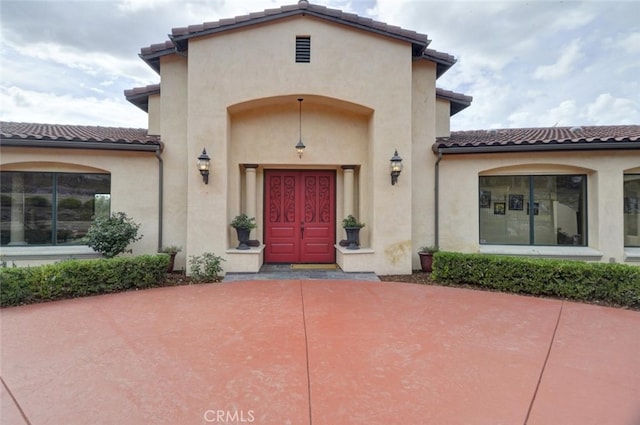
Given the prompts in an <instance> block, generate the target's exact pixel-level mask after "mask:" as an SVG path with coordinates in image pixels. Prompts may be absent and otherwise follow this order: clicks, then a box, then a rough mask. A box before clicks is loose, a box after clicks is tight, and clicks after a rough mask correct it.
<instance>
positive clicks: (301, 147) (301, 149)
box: [296, 98, 306, 158]
mask: <svg viewBox="0 0 640 425" xmlns="http://www.w3.org/2000/svg"><path fill="white" fill-rule="evenodd" d="M303 100H304V99H302V98H298V103H299V105H300V114H299V128H300V138H299V140H298V144H297V145H296V150H297V151H298V157H300V158H302V154H303V153H304V150H305V148H306V146H305V145H304V143H302V101H303Z"/></svg>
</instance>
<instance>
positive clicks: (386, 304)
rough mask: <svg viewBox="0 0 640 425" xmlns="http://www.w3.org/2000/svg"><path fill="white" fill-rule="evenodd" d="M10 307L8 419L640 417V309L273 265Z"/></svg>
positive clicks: (611, 424) (37, 422)
mask: <svg viewBox="0 0 640 425" xmlns="http://www.w3.org/2000/svg"><path fill="white" fill-rule="evenodd" d="M0 314H1V316H0V317H1V321H2V322H1V330H2V336H1V343H2V346H1V361H2V362H1V376H2V386H1V388H0V390H1V396H2V398H1V402H2V404H1V421H0V423H2V424H3V425H5V424H6V425H9V424H11V425H13V424H32V425H43V424H172V425H173V424H206V423H228V424H229V423H255V424H292V425H299V424H314V425H321V424H326V425H336V424H368V425H371V424H437V425H443V424H461V425H462V424H464V425H469V424H482V425H484V424H486V425H494V424H508V425H512V424H530V425H534V424H537V425H549V424H563V425H571V424H576V425H578V424H579V425H588V424H594V425H596V424H597V425H601V424H608V425H616V424H620V425H632V424H638V423H640V362H639V361H638V358H640V312H637V311H628V310H622V309H613V308H607V307H600V306H594V305H586V304H578V303H571V302H563V301H559V300H549V299H540V298H532V297H522V296H515V295H507V294H500V293H492V292H481V291H472V290H466V289H457V288H446V287H437V286H421V285H413V284H402V283H387V282H365V281H344V280H270V281H267V280H265V281H245V282H231V283H222V284H206V285H194V286H181V287H167V288H158V289H151V290H146V291H140V292H128V293H121V294H114V295H106V296H99V297H90V298H83V299H75V300H68V301H59V302H51V303H46V304H38V305H31V306H24V307H15V308H6V309H3V310H2V311H1V313H0Z"/></svg>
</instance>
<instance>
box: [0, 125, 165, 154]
mask: <svg viewBox="0 0 640 425" xmlns="http://www.w3.org/2000/svg"><path fill="white" fill-rule="evenodd" d="M48 145H50V146H52V147H77V148H84V147H87V148H100V146H101V145H104V148H105V149H118V148H122V149H127V150H128V149H129V147H130V148H131V149H132V150H135V149H137V148H140V149H141V150H151V149H156V148H157V147H159V146H160V147H161V146H162V143H161V142H160V138H159V137H157V136H149V135H148V134H147V130H146V129H143V128H122V127H99V126H84V125H62V124H37V123H26V122H7V121H1V122H0V146H38V147H47V146H48ZM143 148H144V149H143ZM147 148H148V149H147Z"/></svg>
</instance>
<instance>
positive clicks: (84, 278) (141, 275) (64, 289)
mask: <svg viewBox="0 0 640 425" xmlns="http://www.w3.org/2000/svg"><path fill="white" fill-rule="evenodd" d="M168 264H169V257H168V256H167V255H141V256H138V257H122V258H112V259H98V260H69V261H63V262H61V263H57V264H48V265H44V266H38V267H15V268H0V283H1V285H0V305H1V306H2V307H7V306H12V305H20V304H31V303H35V302H42V301H52V300H59V299H65V298H76V297H83V296H87V295H98V294H106V293H111V292H119V291H124V290H128V289H142V288H150V287H153V286H157V285H158V284H160V283H162V282H163V280H164V279H165V277H166V275H167V266H168Z"/></svg>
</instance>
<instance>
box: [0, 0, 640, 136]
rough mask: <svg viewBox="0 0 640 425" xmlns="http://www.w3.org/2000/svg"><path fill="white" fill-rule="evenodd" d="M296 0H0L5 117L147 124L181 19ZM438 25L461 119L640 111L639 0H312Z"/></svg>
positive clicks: (0, 110)
mask: <svg viewBox="0 0 640 425" xmlns="http://www.w3.org/2000/svg"><path fill="white" fill-rule="evenodd" d="M296 2H297V0H281V1H277V0H209V1H204V0H197V1H190V0H102V1H96V0H79V1H60V0H45V1H31V0H19V1H7V0H0V27H1V30H0V37H1V43H0V120H3V121H22V122H36V123H55V124H80V125H101V126H116V127H134V128H146V126H147V116H146V113H144V112H143V111H141V110H140V109H138V108H137V107H135V106H134V105H132V104H130V103H129V102H127V101H126V99H125V97H124V94H123V91H124V90H125V89H130V88H134V87H140V86H145V85H148V84H155V83H158V82H160V77H159V75H158V74H156V73H155V71H153V70H152V69H151V68H150V67H149V66H148V65H147V64H146V63H144V62H143V61H142V60H141V59H140V58H139V57H138V53H139V52H140V49H141V48H142V47H145V46H149V45H151V44H154V43H161V42H164V41H165V40H167V39H168V37H167V34H169V33H170V32H171V28H174V27H183V26H187V25H192V24H199V23H202V22H208V21H216V20H219V19H223V18H229V17H234V16H237V15H244V14H247V13H250V12H256V11H262V10H264V9H271V8H277V7H280V6H282V5H285V4H295V3H296ZM311 3H312V4H319V5H324V6H327V7H331V8H335V9H340V10H343V11H345V12H351V13H357V14H358V15H360V16H364V17H369V18H372V19H374V20H378V21H382V22H385V23H388V24H391V25H397V26H400V27H402V28H405V29H409V30H414V31H417V32H419V33H423V34H427V35H428V36H429V39H430V40H432V42H431V44H430V45H429V48H431V49H435V50H438V51H441V52H445V53H448V54H450V55H452V56H454V57H455V58H456V59H457V63H456V64H455V65H454V66H453V67H452V68H451V69H450V70H449V71H448V72H447V73H445V74H444V75H443V76H441V77H440V78H439V79H438V81H437V86H438V87H441V88H443V89H446V90H453V91H455V92H458V93H463V94H466V95H469V96H473V102H472V104H471V106H470V107H468V108H467V109H465V110H463V111H462V112H459V113H458V114H456V115H454V116H453V117H452V119H451V129H452V130H477V129H492V128H524V127H552V126H578V125H583V126H586V125H624V124H640V19H638V16H640V2H638V1H635V0H630V1H598V2H597V1H586V2H578V1H562V2H558V1H545V0H535V1H524V0H511V1H496V2H488V1H473V0H471V1H470V0H466V1H460V0H446V1H428V0H311Z"/></svg>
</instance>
